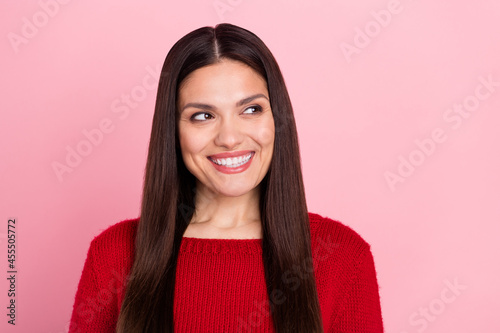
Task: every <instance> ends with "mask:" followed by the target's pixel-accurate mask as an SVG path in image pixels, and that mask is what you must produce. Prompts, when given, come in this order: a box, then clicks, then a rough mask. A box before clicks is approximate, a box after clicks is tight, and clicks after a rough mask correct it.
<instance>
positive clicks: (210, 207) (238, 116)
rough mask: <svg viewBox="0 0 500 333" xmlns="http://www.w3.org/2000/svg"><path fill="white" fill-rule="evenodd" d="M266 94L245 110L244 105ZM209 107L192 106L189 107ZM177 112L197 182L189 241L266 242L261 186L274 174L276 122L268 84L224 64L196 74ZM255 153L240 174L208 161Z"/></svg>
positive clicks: (181, 91) (182, 142) (186, 157)
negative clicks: (226, 154)
mask: <svg viewBox="0 0 500 333" xmlns="http://www.w3.org/2000/svg"><path fill="white" fill-rule="evenodd" d="M257 94H262V95H263V96H261V97H257V98H255V99H253V100H251V101H248V102H246V103H244V104H243V105H237V103H238V102H240V101H241V100H243V99H245V98H247V97H249V96H254V95H257ZM193 103H196V104H206V105H210V106H211V108H206V107H202V106H199V105H198V106H187V104H193ZM177 108H178V110H179V112H180V115H179V121H178V129H179V142H180V147H181V151H182V158H183V160H184V163H185V165H186V167H187V169H188V170H189V171H190V172H191V173H192V174H193V175H194V176H195V177H196V179H197V181H196V196H195V206H196V209H195V213H194V215H193V219H192V221H191V223H190V224H189V225H188V228H187V230H186V232H185V234H184V237H197V238H224V239H254V238H262V228H261V220H260V212H259V186H260V185H259V184H260V183H261V181H262V179H263V178H264V176H265V175H266V174H267V171H268V170H269V165H270V162H271V159H272V155H273V147H274V134H275V128H274V119H273V115H272V110H271V105H270V103H269V92H268V90H267V83H266V81H265V80H264V78H263V77H262V76H260V75H259V74H258V73H257V72H255V71H254V70H253V69H252V68H250V67H249V66H247V65H245V64H243V63H241V62H238V61H233V60H228V59H224V60H222V61H221V62H218V63H216V64H213V65H209V66H205V67H202V68H200V69H197V70H196V71H194V72H192V73H191V74H190V75H189V76H188V77H187V78H186V79H185V80H184V81H183V82H182V84H181V86H180V88H179V96H178V104H177ZM241 150H251V151H254V152H255V155H254V156H253V158H252V160H251V164H250V166H249V168H248V169H247V170H245V171H243V172H240V173H236V174H225V173H223V172H220V171H218V170H217V169H215V167H214V165H213V163H212V162H211V161H210V160H209V159H208V158H207V156H210V155H213V154H218V153H222V152H234V151H241Z"/></svg>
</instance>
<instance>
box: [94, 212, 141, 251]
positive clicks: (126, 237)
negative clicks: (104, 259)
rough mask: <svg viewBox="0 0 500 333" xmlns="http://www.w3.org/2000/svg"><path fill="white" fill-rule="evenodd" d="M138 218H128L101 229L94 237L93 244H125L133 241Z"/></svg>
mask: <svg viewBox="0 0 500 333" xmlns="http://www.w3.org/2000/svg"><path fill="white" fill-rule="evenodd" d="M138 223H139V219H138V218H136V219H129V220H124V221H121V222H118V223H115V224H113V225H111V226H109V227H108V228H106V229H104V230H103V231H101V232H100V233H99V234H98V235H97V236H96V237H94V239H93V240H92V244H93V245H94V246H106V247H108V246H110V245H116V244H121V245H125V244H128V243H130V242H132V243H133V242H134V241H135V235H136V232H137V225H138Z"/></svg>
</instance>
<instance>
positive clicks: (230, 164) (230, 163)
mask: <svg viewBox="0 0 500 333" xmlns="http://www.w3.org/2000/svg"><path fill="white" fill-rule="evenodd" d="M253 154H254V153H253V152H251V153H248V154H246V155H242V156H238V157H228V158H212V157H209V159H210V161H212V162H214V163H215V164H217V165H221V166H225V167H227V168H237V167H239V166H242V165H244V164H247V163H248V161H250V159H251V158H252V155H253Z"/></svg>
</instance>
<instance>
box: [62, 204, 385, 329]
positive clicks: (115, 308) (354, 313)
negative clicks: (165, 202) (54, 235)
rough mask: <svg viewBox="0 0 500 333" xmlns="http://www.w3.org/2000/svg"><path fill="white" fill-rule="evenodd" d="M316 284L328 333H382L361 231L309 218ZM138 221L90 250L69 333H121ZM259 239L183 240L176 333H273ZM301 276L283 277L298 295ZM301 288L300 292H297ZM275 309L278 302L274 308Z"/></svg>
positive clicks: (114, 229) (116, 228)
mask: <svg viewBox="0 0 500 333" xmlns="http://www.w3.org/2000/svg"><path fill="white" fill-rule="evenodd" d="M309 220H310V226H311V249H312V252H313V264H314V267H315V270H314V276H315V279H316V287H317V291H318V297H319V302H320V307H321V315H322V320H323V328H324V331H325V333H333V332H339V333H347V332H349V333H363V332H367V333H368V332H369V333H378V332H383V325H382V314H381V309H380V297H379V290H378V289H379V288H378V283H377V278H376V272H375V265H374V261H373V256H372V253H371V250H370V246H369V244H368V243H366V242H365V241H364V240H363V239H362V238H361V237H360V236H359V235H358V234H357V233H356V232H355V231H353V230H352V229H350V228H349V227H347V226H345V225H343V224H341V223H340V222H338V221H334V220H332V219H329V218H327V217H322V216H320V215H317V214H314V213H309ZM137 223H138V219H134V220H126V221H123V222H120V223H117V224H115V225H113V226H111V227H109V228H108V229H106V230H105V231H103V232H102V233H101V234H100V235H99V236H97V237H96V238H95V239H94V240H93V241H92V243H91V245H90V248H89V251H88V254H87V259H86V261H85V265H84V268H83V273H82V276H81V279H80V282H79V285H78V290H77V292H76V297H75V303H74V307H73V313H72V317H71V325H70V329H69V332H70V333H76V332H85V333H87V332H92V333H99V332H115V327H116V322H117V318H118V313H119V310H120V307H121V302H122V300H123V296H124V291H125V285H126V281H127V275H128V273H129V271H130V268H131V265H132V261H133V254H134V239H135V233H136V229H137ZM261 242H262V241H261V240H260V239H202V238H191V237H184V238H183V239H182V242H181V248H180V253H179V257H178V262H177V271H176V281H175V292H174V293H175V296H174V330H175V332H203V333H212V332H213V333H215V332H217V333H221V332H242V333H243V332H262V333H270V332H275V330H274V329H273V323H272V316H271V313H270V312H269V309H270V307H269V303H270V302H269V297H268V296H267V292H266V281H265V278H264V266H263V262H262V245H261ZM301 272H303V271H302V270H301V269H300V268H298V269H297V270H296V271H295V272H294V273H293V274H284V275H286V276H284V277H283V278H284V279H287V280H283V281H285V283H286V284H287V286H289V287H290V288H291V289H292V290H293V288H294V286H296V285H297V284H298V283H300V276H301V275H300V274H301ZM295 288H296V287H295ZM276 302H277V301H276Z"/></svg>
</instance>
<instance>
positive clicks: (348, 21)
mask: <svg viewBox="0 0 500 333" xmlns="http://www.w3.org/2000/svg"><path fill="white" fill-rule="evenodd" d="M0 7H1V16H2V17H1V20H0V30H1V32H2V35H3V38H2V39H1V42H0V48H1V56H2V61H1V63H0V70H1V91H2V98H1V99H0V109H1V113H2V120H1V125H0V126H1V131H0V142H1V149H0V154H1V156H0V177H1V186H0V191H1V192H0V193H1V194H0V212H1V223H2V225H1V226H0V243H1V244H0V253H1V255H0V258H2V259H1V260H0V269H1V272H2V276H4V275H6V271H7V253H6V252H7V250H6V233H7V219H8V218H9V217H15V218H17V221H18V227H17V246H18V248H17V249H18V253H17V254H18V259H17V268H18V276H17V297H16V303H17V319H16V327H12V326H11V325H8V324H7V319H8V318H7V317H6V313H7V310H6V306H7V305H8V301H9V299H8V298H7V295H6V294H7V289H8V285H7V280H6V279H5V278H3V279H2V281H3V282H1V283H0V295H2V296H1V297H0V308H1V309H3V310H1V311H0V318H3V319H2V320H1V323H0V330H1V331H2V332H43V333H62V332H66V331H67V322H68V321H69V318H70V314H71V311H72V305H73V299H74V295H75V292H76V287H77V284H78V281H79V278H80V273H81V270H82V268H83V263H84V260H85V256H86V253H87V249H88V246H89V244H90V241H91V240H92V238H93V237H94V236H96V235H97V234H98V233H99V232H101V231H102V230H103V229H105V228H107V227H108V226H110V225H111V224H114V223H116V222H118V221H121V220H123V219H126V218H133V217H137V216H138V214H139V206H140V199H141V187H142V178H143V170H144V165H145V159H146V149H147V144H148V140H149V132H150V128H151V119H152V115H153V108H154V99H155V95H156V84H157V80H158V70H159V69H158V67H159V66H161V65H162V63H163V60H164V58H165V56H166V53H167V52H168V50H169V49H170V47H171V46H172V45H173V43H174V42H175V41H176V40H178V39H179V38H180V37H181V36H183V35H185V34H186V33H188V32H190V31H192V30H194V29H196V28H198V27H201V26H206V25H211V26H213V25H215V24H217V23H220V22H230V23H234V24H237V25H240V26H243V27H245V28H247V29H249V30H251V31H253V32H254V33H256V34H257V35H258V36H260V37H261V38H262V39H263V40H264V42H265V43H266V44H267V45H268V46H269V48H270V49H271V51H272V52H273V53H274V55H275V57H276V58H277V60H278V62H279V64H280V66H281V68H282V71H283V74H284V76H285V80H286V83H287V86H288V89H289V92H290V95H291V99H292V102H293V105H294V110H295V116H296V121H297V126H298V131H299V139H300V146H301V157H302V163H303V170H304V181H305V185H306V194H307V202H308V207H309V210H310V211H312V212H316V213H319V214H322V215H326V216H329V217H331V218H333V219H336V220H339V221H341V222H343V223H344V224H346V225H348V226H350V227H352V228H353V229H354V230H356V231H357V232H358V233H360V234H361V235H362V237H363V238H364V239H365V240H367V241H368V242H369V243H370V244H371V245H372V250H373V254H374V257H375V264H376V269H377V272H378V279H379V284H380V294H381V301H382V311H383V317H384V324H385V329H386V332H390V333H414V332H457V333H462V332H464V333H465V332H499V331H500V323H499V321H498V315H497V312H498V310H499V309H500V302H499V299H498V298H499V296H500V287H499V283H498V276H499V273H500V266H499V264H498V255H499V254H500V245H499V235H500V227H499V221H500V190H499V188H500V177H499V173H498V172H499V170H500V154H499V152H500V149H499V143H500V131H498V127H499V125H500V114H499V111H500V83H499V82H500V63H499V59H500V23H499V22H500V5H499V2H498V1H494V0H488V1H487V0H484V1H480V2H473V1H424V0H413V1H411V0H401V1H396V0H392V1H388V0H376V1H368V0H363V1H347V0H339V1H327V0H272V1H263V0H251V1H250V0H221V1H212V0H210V1H201V0H199V1H195V0H189V1H176V2H169V3H167V2H166V1H148V2H140V1H131V0H125V1H124V0H121V1H104V2H103V1H78V0H73V1H68V0H64V1H63V0H59V2H56V0H42V1H23V2H22V3H20V2H7V1H3V2H2V3H1V5H0ZM488 82H489V83H488ZM127 99H128V101H127ZM461 105H462V106H461ZM460 107H462V111H460V109H459V108H460ZM96 128H99V131H100V132H102V133H103V134H102V137H100V136H99V134H98V133H97V132H96V130H95V129H96ZM92 135H93V136H92ZM88 136H90V137H91V138H92V140H93V143H92V140H90V139H88V138H87V137H88ZM70 151H76V153H78V152H80V153H81V154H79V155H80V158H78V157H75V156H72V157H68V154H69V155H71V154H74V153H69V152H70ZM82 155H86V156H82ZM67 158H69V159H68V161H69V162H68V161H67V160H66V159H67ZM68 163H69V164H71V166H70V165H68ZM62 165H66V169H61V166H62ZM54 166H57V167H58V168H59V170H60V171H59V172H56V171H55V169H54ZM61 170H64V171H61ZM388 179H389V180H388Z"/></svg>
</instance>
